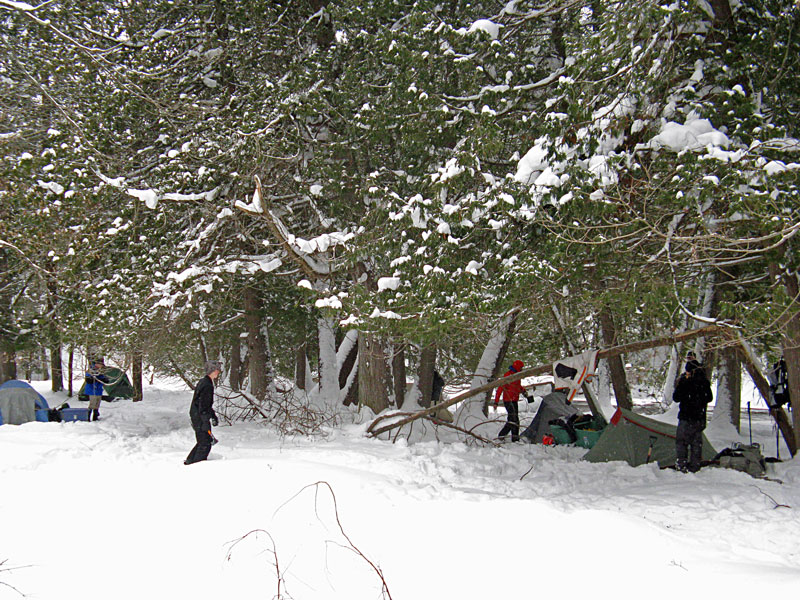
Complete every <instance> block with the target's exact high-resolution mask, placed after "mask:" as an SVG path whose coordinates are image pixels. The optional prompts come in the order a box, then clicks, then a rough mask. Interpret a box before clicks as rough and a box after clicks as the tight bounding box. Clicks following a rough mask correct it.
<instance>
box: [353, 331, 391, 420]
mask: <svg viewBox="0 0 800 600" xmlns="http://www.w3.org/2000/svg"><path fill="white" fill-rule="evenodd" d="M388 375H389V373H388V369H387V364H386V352H385V350H384V347H383V343H382V341H381V339H380V338H379V337H378V336H376V335H374V334H371V333H364V332H361V333H359V336H358V402H359V404H360V405H363V406H368V407H369V408H371V409H372V411H373V412H374V413H376V414H377V413H379V412H381V411H383V410H385V409H386V408H388V406H389V394H388V388H389V385H388V382H389V377H388Z"/></svg>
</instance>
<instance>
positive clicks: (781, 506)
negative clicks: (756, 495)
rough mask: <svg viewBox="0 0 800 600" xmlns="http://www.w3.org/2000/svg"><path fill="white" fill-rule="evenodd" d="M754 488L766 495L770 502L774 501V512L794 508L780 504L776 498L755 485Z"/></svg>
mask: <svg viewBox="0 0 800 600" xmlns="http://www.w3.org/2000/svg"><path fill="white" fill-rule="evenodd" d="M753 487H754V488H756V489H757V490H758V491H759V492H761V493H762V494H764V495H765V496H766V497H767V498H769V499H770V500H772V502H773V503H774V504H775V506H773V507H772V508H773V510H774V509H776V508H792V507H791V506H789V505H788V504H779V503H778V502H777V501H776V500H775V498H773V497H772V496H770V495H769V494H767V493H766V492H765V491H764V490H762V489H761V488H760V487H758V486H757V485H754V486H753Z"/></svg>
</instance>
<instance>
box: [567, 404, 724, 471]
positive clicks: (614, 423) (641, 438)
mask: <svg viewBox="0 0 800 600" xmlns="http://www.w3.org/2000/svg"><path fill="white" fill-rule="evenodd" d="M677 429H678V428H677V426H675V425H670V424H669V423H664V422H662V421H656V420H655V419H650V418H649V417H645V416H642V415H637V414H636V413H634V412H632V411H629V410H625V409H623V408H618V409H617V412H615V413H614V416H613V417H612V418H611V422H610V423H609V424H608V427H606V428H605V430H604V431H603V435H601V436H600V439H598V440H597V443H596V444H595V445H594V447H593V448H592V449H591V450H589V452H587V453H586V454H585V455H584V457H583V459H584V460H588V461H589V462H610V461H612V460H623V461H625V462H627V463H628V464H629V465H631V466H634V467H638V466H639V465H643V464H645V463H648V462H655V463H658V465H659V466H660V467H668V466H672V465H674V464H675V432H676V431H677ZM648 455H649V457H648ZM714 456H716V452H715V450H714V448H713V447H712V446H711V444H710V443H709V442H708V440H707V439H706V436H705V435H703V452H702V460H712V459H713V458H714Z"/></svg>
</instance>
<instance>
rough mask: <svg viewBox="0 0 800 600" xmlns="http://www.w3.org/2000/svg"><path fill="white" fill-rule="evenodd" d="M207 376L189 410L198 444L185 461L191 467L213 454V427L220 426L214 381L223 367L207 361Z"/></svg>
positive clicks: (202, 381) (200, 383) (196, 392)
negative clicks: (215, 406) (216, 409)
mask: <svg viewBox="0 0 800 600" xmlns="http://www.w3.org/2000/svg"><path fill="white" fill-rule="evenodd" d="M205 371H206V376H205V377H203V378H202V379H201V380H200V381H199V382H198V383H197V387H195V388H194V396H193V397H192V406H191V407H190V408H189V418H190V419H191V420H192V429H194V435H195V438H196V439H197V444H195V447H194V448H192V451H191V452H189V456H187V457H186V460H185V461H183V464H185V465H191V464H194V463H196V462H200V461H201V460H206V459H207V458H208V453H209V452H211V445H212V444H213V443H214V441H215V439H214V436H213V435H212V434H211V426H212V425H214V427H216V426H217V425H219V420H218V419H217V413H215V412H214V381H215V380H216V379H217V377H219V374H220V373H221V372H222V367H221V366H220V364H219V362H217V361H216V360H209V361H206V364H205Z"/></svg>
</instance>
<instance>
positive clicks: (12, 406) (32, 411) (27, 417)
mask: <svg viewBox="0 0 800 600" xmlns="http://www.w3.org/2000/svg"><path fill="white" fill-rule="evenodd" d="M48 408H49V406H48V405H47V400H45V399H44V396H42V395H41V394H40V393H39V392H37V391H36V390H35V389H33V388H32V387H31V386H30V384H28V383H26V382H24V381H19V380H18V379H11V380H9V381H6V382H5V383H4V384H3V385H0V425H3V424H6V425H21V424H22V423H28V422H30V421H47V420H48V419H47V410H48ZM37 417H38V418H37Z"/></svg>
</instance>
